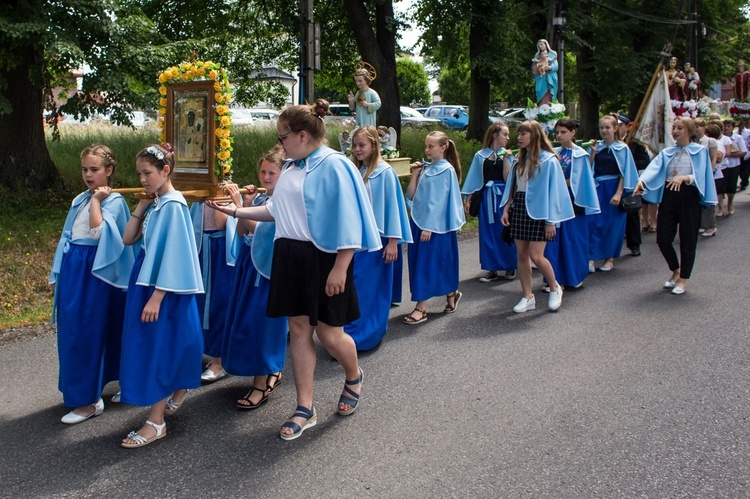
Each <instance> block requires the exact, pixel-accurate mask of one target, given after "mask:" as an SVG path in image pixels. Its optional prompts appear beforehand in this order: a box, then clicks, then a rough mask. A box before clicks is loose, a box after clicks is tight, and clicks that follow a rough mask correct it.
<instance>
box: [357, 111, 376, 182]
mask: <svg viewBox="0 0 750 499" xmlns="http://www.w3.org/2000/svg"><path fill="white" fill-rule="evenodd" d="M378 128H379V127H378ZM358 135H361V136H363V137H364V138H366V139H367V140H369V141H370V143H371V144H372V154H370V157H369V158H366V159H365V160H364V161H362V162H361V163H360V164H358V165H357V166H364V167H365V173H364V174H363V175H362V179H363V180H364V181H365V182H367V179H368V178H370V175H372V172H373V171H375V168H376V167H377V166H378V164H379V163H380V162H381V161H383V158H382V157H381V156H380V136H378V131H377V130H376V129H375V127H372V126H369V125H368V126H363V127H359V128H357V129H356V130H355V131H354V135H353V136H352V142H354V140H355V139H356V138H357V136H358Z"/></svg>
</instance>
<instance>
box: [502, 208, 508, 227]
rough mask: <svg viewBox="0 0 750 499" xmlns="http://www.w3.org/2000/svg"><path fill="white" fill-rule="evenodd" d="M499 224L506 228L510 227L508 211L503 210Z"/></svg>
mask: <svg viewBox="0 0 750 499" xmlns="http://www.w3.org/2000/svg"><path fill="white" fill-rule="evenodd" d="M500 223H501V224H503V225H504V226H506V227H510V215H509V214H508V210H503V216H502V217H500Z"/></svg>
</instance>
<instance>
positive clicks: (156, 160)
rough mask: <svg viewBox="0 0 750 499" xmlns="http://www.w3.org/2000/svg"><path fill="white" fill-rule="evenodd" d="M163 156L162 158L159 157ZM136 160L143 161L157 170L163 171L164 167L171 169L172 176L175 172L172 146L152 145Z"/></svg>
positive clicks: (139, 154) (140, 153)
mask: <svg viewBox="0 0 750 499" xmlns="http://www.w3.org/2000/svg"><path fill="white" fill-rule="evenodd" d="M159 156H161V157H159ZM135 160H136V161H138V160H142V161H145V162H146V163H149V164H151V165H153V166H154V167H155V168H156V169H157V170H163V169H164V165H166V166H168V167H169V174H170V175H172V172H173V171H174V151H173V150H172V146H171V145H169V144H167V143H164V144H161V145H159V144H151V145H150V146H147V147H145V148H144V149H143V150H142V151H141V152H139V153H138V155H137V156H136V157H135Z"/></svg>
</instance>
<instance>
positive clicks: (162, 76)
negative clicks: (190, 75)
mask: <svg viewBox="0 0 750 499" xmlns="http://www.w3.org/2000/svg"><path fill="white" fill-rule="evenodd" d="M167 80H169V77H168V76H167V73H162V74H160V75H159V83H166V82H167Z"/></svg>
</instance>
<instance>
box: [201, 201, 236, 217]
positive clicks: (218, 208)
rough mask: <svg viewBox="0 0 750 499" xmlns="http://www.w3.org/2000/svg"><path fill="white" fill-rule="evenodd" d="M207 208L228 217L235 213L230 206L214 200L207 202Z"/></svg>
mask: <svg viewBox="0 0 750 499" xmlns="http://www.w3.org/2000/svg"><path fill="white" fill-rule="evenodd" d="M206 206H208V207H209V208H212V209H214V210H216V211H220V212H222V213H225V214H227V215H231V214H232V213H233V212H234V208H231V207H230V206H229V205H228V204H219V203H217V202H216V201H214V200H212V199H208V200H206Z"/></svg>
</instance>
